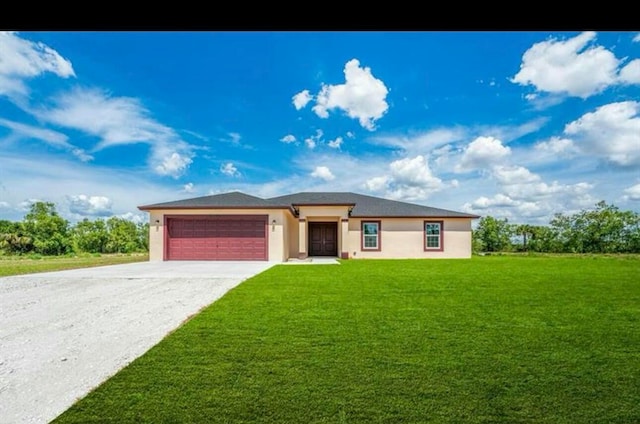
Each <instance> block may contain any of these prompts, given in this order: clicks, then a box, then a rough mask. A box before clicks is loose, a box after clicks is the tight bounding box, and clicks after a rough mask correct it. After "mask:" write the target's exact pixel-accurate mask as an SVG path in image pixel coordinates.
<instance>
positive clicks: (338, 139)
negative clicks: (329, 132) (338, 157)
mask: <svg viewBox="0 0 640 424" xmlns="http://www.w3.org/2000/svg"><path fill="white" fill-rule="evenodd" d="M327 144H328V145H329V147H331V148H333V149H339V148H340V146H341V145H342V137H336V139H335V140H330V141H329V143H327Z"/></svg>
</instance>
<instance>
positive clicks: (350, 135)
mask: <svg viewBox="0 0 640 424" xmlns="http://www.w3.org/2000/svg"><path fill="white" fill-rule="evenodd" d="M355 136H356V135H355V134H354V133H353V131H347V137H349V138H355Z"/></svg>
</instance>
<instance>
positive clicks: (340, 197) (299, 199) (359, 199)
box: [138, 191, 479, 218]
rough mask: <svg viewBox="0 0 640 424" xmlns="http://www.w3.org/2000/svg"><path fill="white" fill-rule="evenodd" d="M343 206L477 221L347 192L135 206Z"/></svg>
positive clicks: (371, 214)
mask: <svg viewBox="0 0 640 424" xmlns="http://www.w3.org/2000/svg"><path fill="white" fill-rule="evenodd" d="M314 205H315V206H319V205H322V206H329V205H344V206H349V207H351V208H352V209H351V216H352V217H354V218H355V217H362V218H377V217H381V218H382V217H403V218H405V217H416V218H479V216H477V215H472V214H468V213H463V212H456V211H451V210H447V209H440V208H434V207H431V206H423V205H417V204H414V203H407V202H399V201H396V200H389V199H384V198H381V197H374V196H366V195H364V194H358V193H351V192H301V193H294V194H288V195H285V196H278V197H272V198H269V199H262V198H260V197H256V196H250V195H248V194H244V193H241V192H239V191H235V192H231V193H224V194H215V195H212V196H203V197H196V198H193V199H184V200H177V201H174V202H165V203H156V204H153V205H146V206H139V207H138V209H140V210H152V209H200V208H206V209H216V208H221V209H222V208H227V209H228V208H239V209H242V208H250V209H258V208H264V209H291V208H293V209H294V210H295V209H297V207H298V206H314Z"/></svg>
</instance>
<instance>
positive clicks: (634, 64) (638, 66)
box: [620, 59, 640, 84]
mask: <svg viewBox="0 0 640 424" xmlns="http://www.w3.org/2000/svg"><path fill="white" fill-rule="evenodd" d="M620 82H621V83H623V84H640V59H634V60H632V61H631V62H629V63H627V64H626V65H625V66H624V68H622V69H621V70H620Z"/></svg>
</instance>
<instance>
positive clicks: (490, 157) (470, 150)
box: [455, 137, 511, 172]
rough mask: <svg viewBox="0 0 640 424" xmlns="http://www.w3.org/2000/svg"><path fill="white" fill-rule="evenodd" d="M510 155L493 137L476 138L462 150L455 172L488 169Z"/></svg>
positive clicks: (508, 149) (509, 151)
mask: <svg viewBox="0 0 640 424" xmlns="http://www.w3.org/2000/svg"><path fill="white" fill-rule="evenodd" d="M510 154H511V149H510V148H509V147H508V146H503V145H502V141H500V140H498V139H497V138H493V137H478V138H476V139H475V140H473V141H472V142H471V143H469V145H468V146H467V147H466V148H465V149H464V151H463V153H462V158H461V159H460V163H458V164H457V165H456V166H455V171H456V172H462V171H465V170H472V169H478V168H485V167H489V166H491V165H493V164H496V163H500V162H502V161H503V160H504V158H505V157H507V156H509V155H510Z"/></svg>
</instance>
